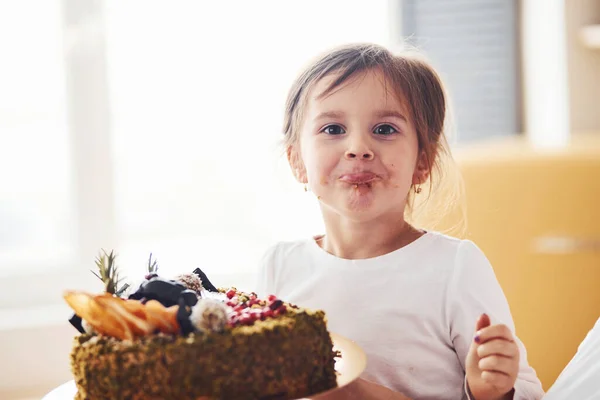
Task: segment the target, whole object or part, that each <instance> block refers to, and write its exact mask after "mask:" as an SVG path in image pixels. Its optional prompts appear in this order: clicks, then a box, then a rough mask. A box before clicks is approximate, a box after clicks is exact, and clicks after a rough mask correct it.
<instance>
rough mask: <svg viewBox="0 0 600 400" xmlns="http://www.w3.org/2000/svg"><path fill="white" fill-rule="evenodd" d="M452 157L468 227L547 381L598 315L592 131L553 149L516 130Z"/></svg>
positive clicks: (597, 166)
mask: <svg viewBox="0 0 600 400" xmlns="http://www.w3.org/2000/svg"><path fill="white" fill-rule="evenodd" d="M454 157H455V159H456V161H457V163H458V166H459V169H460V171H461V172H462V175H463V178H464V183H465V190H466V204H467V232H466V237H468V238H470V239H472V240H473V241H475V242H476V243H477V245H479V246H480V247H481V248H482V250H483V251H484V252H485V253H486V255H487V256H488V258H489V259H490V261H491V263H492V265H493V266H494V269H495V271H496V275H497V277H498V279H499V281H500V283H501V285H502V287H503V289H504V291H505V293H506V296H507V297H508V300H509V303H510V306H511V310H512V313H513V316H514V319H515V323H516V327H517V334H518V335H519V337H520V338H521V339H522V340H523V341H524V343H525V346H526V347H527V350H528V359H529V362H530V363H531V365H532V366H533V367H534V368H535V369H536V370H537V372H538V375H539V377H540V379H541V381H542V384H543V386H544V388H545V389H546V390H547V389H548V388H549V387H550V386H551V385H552V383H553V382H554V380H555V379H556V378H557V376H558V374H559V373H560V372H561V371H562V369H563V368H564V367H565V366H566V365H567V363H568V362H569V360H570V359H571V358H572V357H573V355H574V354H575V352H576V350H577V346H578V345H579V343H580V342H581V341H582V340H583V338H584V337H585V335H586V333H587V332H588V330H589V328H590V326H592V325H593V323H594V322H595V321H596V320H597V319H598V317H600V132H599V133H597V134H593V135H579V136H574V137H573V140H572V143H571V144H570V145H569V147H568V148H566V149H563V150H560V151H538V150H535V149H533V148H532V147H531V146H530V145H529V144H528V143H527V142H526V140H525V139H524V138H523V137H516V138H511V139H499V140H495V141H491V142H488V143H481V144H477V145H472V146H469V147H467V148H462V149H458V150H455V151H454ZM450 222H452V221H450Z"/></svg>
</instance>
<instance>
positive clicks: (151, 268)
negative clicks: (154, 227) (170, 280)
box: [148, 253, 158, 274]
mask: <svg viewBox="0 0 600 400" xmlns="http://www.w3.org/2000/svg"><path fill="white" fill-rule="evenodd" d="M148 273H149V274H157V273H158V263H157V262H156V260H152V253H150V258H148Z"/></svg>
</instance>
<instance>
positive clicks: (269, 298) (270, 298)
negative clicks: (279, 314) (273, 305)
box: [267, 294, 277, 301]
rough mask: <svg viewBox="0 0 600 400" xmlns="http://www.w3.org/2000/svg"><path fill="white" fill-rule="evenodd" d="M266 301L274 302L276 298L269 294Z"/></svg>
mask: <svg viewBox="0 0 600 400" xmlns="http://www.w3.org/2000/svg"><path fill="white" fill-rule="evenodd" d="M267 299H268V300H269V301H275V300H277V296H275V295H274V294H271V295H269V297H267Z"/></svg>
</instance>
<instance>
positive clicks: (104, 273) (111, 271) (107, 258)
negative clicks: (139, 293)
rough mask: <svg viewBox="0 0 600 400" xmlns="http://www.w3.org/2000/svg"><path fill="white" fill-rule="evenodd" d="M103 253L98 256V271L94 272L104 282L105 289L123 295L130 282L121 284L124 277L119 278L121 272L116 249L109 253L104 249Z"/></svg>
mask: <svg viewBox="0 0 600 400" xmlns="http://www.w3.org/2000/svg"><path fill="white" fill-rule="evenodd" d="M102 253H103V254H100V255H99V256H98V257H97V258H96V267H97V268H98V273H96V272H94V271H92V273H93V274H94V275H96V277H98V279H100V280H101V281H102V282H103V283H104V290H105V291H106V292H107V293H110V294H114V295H117V296H121V295H122V294H123V293H124V292H125V290H127V288H129V284H127V283H125V284H124V285H122V286H121V283H122V279H121V278H119V272H118V270H117V266H116V263H115V259H116V258H117V255H116V254H115V253H114V251H111V252H110V254H107V253H106V251H104V250H102Z"/></svg>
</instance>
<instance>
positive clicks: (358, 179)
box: [339, 172, 378, 185]
mask: <svg viewBox="0 0 600 400" xmlns="http://www.w3.org/2000/svg"><path fill="white" fill-rule="evenodd" d="M377 178H378V177H377V174H374V173H373V172H354V173H350V174H343V175H342V176H340V178H339V179H340V181H342V182H345V183H349V184H351V185H362V184H366V183H370V182H373V181H374V180H376V179H377Z"/></svg>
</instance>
